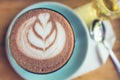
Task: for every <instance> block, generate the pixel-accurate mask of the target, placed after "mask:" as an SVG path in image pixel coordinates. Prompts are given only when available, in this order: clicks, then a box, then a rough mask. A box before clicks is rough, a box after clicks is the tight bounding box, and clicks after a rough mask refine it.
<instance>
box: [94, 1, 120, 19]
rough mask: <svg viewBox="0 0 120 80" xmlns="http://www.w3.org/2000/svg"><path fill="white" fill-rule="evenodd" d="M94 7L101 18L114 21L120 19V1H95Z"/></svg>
mask: <svg viewBox="0 0 120 80" xmlns="http://www.w3.org/2000/svg"><path fill="white" fill-rule="evenodd" d="M93 6H94V8H95V9H96V12H97V15H98V17H99V18H103V19H114V18H117V17H120V1H119V0H93Z"/></svg>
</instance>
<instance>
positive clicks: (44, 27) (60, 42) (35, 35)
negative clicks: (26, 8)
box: [17, 13, 66, 59]
mask: <svg viewBox="0 0 120 80" xmlns="http://www.w3.org/2000/svg"><path fill="white" fill-rule="evenodd" d="M54 24H55V25H56V26H55V27H53V22H52V21H50V14H49V13H41V14H39V15H38V16H33V17H32V18H30V19H29V20H27V21H25V22H24V23H23V24H22V25H21V26H20V28H19V31H18V34H17V44H18V45H19V46H20V47H19V49H20V50H21V51H23V53H24V52H26V53H24V54H25V55H27V56H29V57H32V58H35V59H47V58H51V57H54V56H56V55H58V54H59V53H60V52H61V51H62V49H63V48H64V45H65V41H66V35H65V30H64V29H63V26H62V25H61V23H59V22H58V21H57V20H56V21H55V23H54Z"/></svg>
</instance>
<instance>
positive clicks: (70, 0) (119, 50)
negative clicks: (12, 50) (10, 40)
mask: <svg viewBox="0 0 120 80" xmlns="http://www.w3.org/2000/svg"><path fill="white" fill-rule="evenodd" d="M41 1H46V0H0V80H23V78H21V77H20V76H19V75H18V74H17V73H16V72H15V71H14V70H13V69H12V67H11V66H10V64H9V62H8V60H7V57H6V52H5V35H6V31H7V29H8V27H9V24H10V22H11V21H12V19H13V18H14V17H15V16H16V14H18V13H19V12H20V11H21V10H22V9H24V8H25V7H27V6H29V5H31V4H33V3H37V2H41ZM49 1H56V2H60V3H63V4H65V5H68V6H70V7H71V8H73V9H74V8H77V7H79V6H81V5H84V4H86V3H88V2H90V1H91V0H49ZM111 23H112V25H113V29H114V32H115V35H116V38H117V39H116V42H115V44H114V47H113V51H114V52H115V55H116V56H117V57H118V59H119V60H120V19H116V20H113V21H111ZM91 66H92V65H91ZM56 80H57V79H56ZM74 80H120V76H119V75H118V73H117V72H116V69H115V67H114V65H113V63H112V61H111V59H110V58H109V59H108V60H107V62H106V63H105V64H104V65H102V66H101V67H100V68H99V69H97V70H94V71H92V72H89V73H87V74H84V75H82V76H79V77H77V78H76V79H74Z"/></svg>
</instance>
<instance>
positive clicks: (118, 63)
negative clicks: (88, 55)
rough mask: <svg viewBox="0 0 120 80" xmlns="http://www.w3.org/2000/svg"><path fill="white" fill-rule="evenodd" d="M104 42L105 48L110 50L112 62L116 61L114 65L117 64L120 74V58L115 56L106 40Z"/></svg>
mask: <svg viewBox="0 0 120 80" xmlns="http://www.w3.org/2000/svg"><path fill="white" fill-rule="evenodd" d="M103 43H104V46H105V48H106V49H107V50H108V51H109V53H110V57H111V59H112V62H113V63H114V65H115V67H116V69H117V71H118V73H119V75H120V62H119V60H118V59H117V57H116V56H115V54H114V52H113V51H112V49H110V48H109V46H108V43H107V42H106V41H104V42H103Z"/></svg>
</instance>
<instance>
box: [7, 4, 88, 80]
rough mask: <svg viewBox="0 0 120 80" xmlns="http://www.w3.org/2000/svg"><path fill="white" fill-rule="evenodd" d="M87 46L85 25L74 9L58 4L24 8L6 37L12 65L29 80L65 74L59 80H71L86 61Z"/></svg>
mask: <svg viewBox="0 0 120 80" xmlns="http://www.w3.org/2000/svg"><path fill="white" fill-rule="evenodd" d="M87 46H88V35H87V30H86V28H85V24H84V22H83V21H82V20H81V19H79V18H78V17H77V16H76V14H74V12H72V10H71V9H69V8H68V7H66V6H64V5H62V4H59V3H55V2H42V3H37V4H34V5H32V6H29V7H27V8H25V9H24V10H23V11H21V12H20V13H19V14H18V15H17V16H16V17H15V18H14V20H13V21H12V23H11V25H10V27H9V29H8V32H7V35H6V51H7V56H8V59H9V61H10V63H11V65H12V66H13V68H14V69H15V71H16V72H17V73H18V74H20V75H21V76H22V77H23V78H25V79H29V80H30V79H31V80H32V78H39V77H41V78H42V79H41V80H43V79H48V78H46V77H45V75H46V76H48V77H49V79H55V78H56V76H60V75H62V74H63V75H62V77H60V78H58V79H57V80H59V79H60V80H62V79H66V78H68V77H69V76H71V75H72V74H73V73H75V72H76V71H77V69H78V68H79V67H80V65H81V63H82V62H83V61H84V58H85V55H86V54H85V53H86V51H87ZM78 60H79V61H81V62H80V63H78V62H77V61H78ZM68 67H69V68H68ZM70 69H72V71H71V70H70ZM21 70H22V72H21ZM23 74H25V75H27V76H25V75H23ZM64 74H66V75H64ZM30 75H31V76H30ZM53 75H54V76H53ZM31 77H32V78H31Z"/></svg>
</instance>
